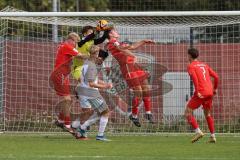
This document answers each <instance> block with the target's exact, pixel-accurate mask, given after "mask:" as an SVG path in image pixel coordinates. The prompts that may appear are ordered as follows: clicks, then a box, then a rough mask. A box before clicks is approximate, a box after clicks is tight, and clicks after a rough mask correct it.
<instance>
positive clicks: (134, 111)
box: [132, 97, 139, 115]
mask: <svg viewBox="0 0 240 160" xmlns="http://www.w3.org/2000/svg"><path fill="white" fill-rule="evenodd" d="M138 105H139V98H138V97H134V98H133V100H132V114H133V115H137V114H138Z"/></svg>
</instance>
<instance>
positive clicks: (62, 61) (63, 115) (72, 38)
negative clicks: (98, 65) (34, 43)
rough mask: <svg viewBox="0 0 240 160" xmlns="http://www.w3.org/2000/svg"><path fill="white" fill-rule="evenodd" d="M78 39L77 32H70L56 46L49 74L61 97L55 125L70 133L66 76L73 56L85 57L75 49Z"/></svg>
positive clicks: (68, 89) (67, 80)
mask: <svg viewBox="0 0 240 160" xmlns="http://www.w3.org/2000/svg"><path fill="white" fill-rule="evenodd" d="M79 41H80V37H79V36H78V34H77V33H74V32H72V33H70V34H69V35H68V37H67V40H66V41H64V42H63V43H61V44H60V45H59V46H58V50H57V55H56V60H55V66H54V70H53V72H52V73H51V76H50V81H51V85H52V86H53V88H54V89H55V91H56V93H57V95H59V96H61V97H63V100H62V101H61V102H60V103H58V107H59V108H60V113H59V116H58V120H57V121H56V122H55V123H56V125H57V126H59V127H61V128H64V129H66V130H67V131H68V132H70V133H73V130H72V129H71V126H70V121H71V120H70V107H71V103H72V102H71V95H70V85H69V78H68V75H69V74H70V72H71V68H70V66H71V62H72V58H73V57H74V56H76V57H79V58H82V59H85V58H87V57H86V56H83V55H82V54H81V53H79V52H78V51H77V50H76V49H75V46H76V45H77V43H78V42H79Z"/></svg>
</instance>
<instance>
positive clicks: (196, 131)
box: [194, 128, 202, 133]
mask: <svg viewBox="0 0 240 160" xmlns="http://www.w3.org/2000/svg"><path fill="white" fill-rule="evenodd" d="M194 131H195V133H201V132H202V131H201V130H200V129H199V128H196V129H195V130H194Z"/></svg>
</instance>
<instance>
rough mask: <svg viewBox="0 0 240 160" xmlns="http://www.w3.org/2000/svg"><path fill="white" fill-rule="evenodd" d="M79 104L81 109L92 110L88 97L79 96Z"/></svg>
mask: <svg viewBox="0 0 240 160" xmlns="http://www.w3.org/2000/svg"><path fill="white" fill-rule="evenodd" d="M79 103H80V107H81V108H92V106H91V104H90V103H89V101H88V97H84V96H80V97H79Z"/></svg>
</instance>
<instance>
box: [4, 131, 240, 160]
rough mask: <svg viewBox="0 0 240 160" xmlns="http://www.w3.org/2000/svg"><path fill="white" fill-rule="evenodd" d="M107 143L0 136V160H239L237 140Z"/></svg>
mask: <svg viewBox="0 0 240 160" xmlns="http://www.w3.org/2000/svg"><path fill="white" fill-rule="evenodd" d="M108 138H110V139H111V140H112V141H111V142H100V141H96V140H95V139H94V137H91V139H90V140H88V141H81V140H76V139H74V138H73V137H71V136H70V135H69V136H68V135H49V136H46V135H28V134H26V135H23V134H21V135H17V134H11V135H8V134H6V133H5V134H0V159H1V160H15V159H17V160H58V159H66V160H92V159H98V160H137V159H139V160H153V159H154V160H155V159H159V160H239V159H240V137H239V135H238V136H234V135H232V136H227V137H226V136H225V137H224V136H219V137H217V143H216V144H208V143H206V141H207V140H208V137H207V136H205V137H204V138H202V139H201V140H200V141H198V142H196V143H194V144H191V143H190V139H191V136H190V135H177V136H157V135H154V136H108Z"/></svg>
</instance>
